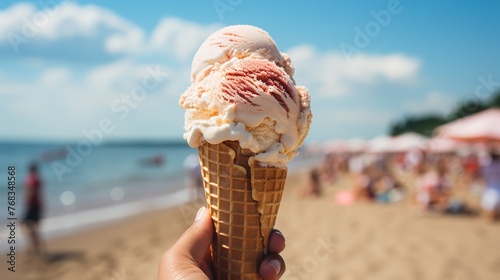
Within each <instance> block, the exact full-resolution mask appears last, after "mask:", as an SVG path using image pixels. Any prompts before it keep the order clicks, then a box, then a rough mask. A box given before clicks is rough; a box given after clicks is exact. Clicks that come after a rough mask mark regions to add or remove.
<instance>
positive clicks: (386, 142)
mask: <svg viewBox="0 0 500 280" xmlns="http://www.w3.org/2000/svg"><path fill="white" fill-rule="evenodd" d="M392 144H393V139H392V138H391V137H388V136H385V135H380V136H377V137H375V138H373V139H371V140H370V141H369V142H368V145H367V149H366V150H367V151H368V152H371V153H390V152H392Z"/></svg>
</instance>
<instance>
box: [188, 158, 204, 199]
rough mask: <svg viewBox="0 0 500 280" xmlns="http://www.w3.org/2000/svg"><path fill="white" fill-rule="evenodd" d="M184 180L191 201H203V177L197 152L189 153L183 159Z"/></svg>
mask: <svg viewBox="0 0 500 280" xmlns="http://www.w3.org/2000/svg"><path fill="white" fill-rule="evenodd" d="M183 166H184V176H185V177H184V182H185V184H186V187H187V188H188V189H189V194H190V197H191V202H197V201H203V199H204V197H205V193H204V189H203V177H202V175H201V169H200V161H199V159H198V155H197V154H191V155H189V156H187V157H186V159H185V160H184V164H183Z"/></svg>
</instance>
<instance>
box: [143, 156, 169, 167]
mask: <svg viewBox="0 0 500 280" xmlns="http://www.w3.org/2000/svg"><path fill="white" fill-rule="evenodd" d="M165 163H166V160H165V158H164V157H163V155H161V154H158V155H154V156H152V157H149V158H144V159H142V160H141V161H140V164H141V165H142V166H148V167H150V166H154V167H157V166H162V165H164V164H165Z"/></svg>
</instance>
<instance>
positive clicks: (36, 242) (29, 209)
mask: <svg viewBox="0 0 500 280" xmlns="http://www.w3.org/2000/svg"><path fill="white" fill-rule="evenodd" d="M28 169H29V170H28V174H27V175H26V179H25V183H24V205H25V209H26V213H25V215H24V219H23V224H24V226H25V228H26V231H27V233H28V238H29V240H30V248H29V250H30V251H31V252H32V253H33V254H35V255H38V254H40V253H41V249H42V248H41V247H42V246H41V240H40V235H39V223H40V219H41V217H42V211H43V202H42V180H41V178H40V175H39V173H38V165H37V164H36V163H35V162H33V163H31V164H30V165H29V167H28Z"/></svg>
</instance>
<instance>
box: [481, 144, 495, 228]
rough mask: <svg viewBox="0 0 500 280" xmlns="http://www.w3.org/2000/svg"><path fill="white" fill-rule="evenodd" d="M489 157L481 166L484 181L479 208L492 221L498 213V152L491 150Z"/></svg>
mask: <svg viewBox="0 0 500 280" xmlns="http://www.w3.org/2000/svg"><path fill="white" fill-rule="evenodd" d="M490 157H491V161H490V163H489V164H488V165H486V166H484V167H482V168H481V175H482V177H483V179H484V181H485V182H486V190H485V191H484V193H483V195H482V197H481V209H482V215H483V217H484V218H485V219H486V220H487V221H494V220H495V218H498V215H499V213H500V153H499V152H491V155H490Z"/></svg>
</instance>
